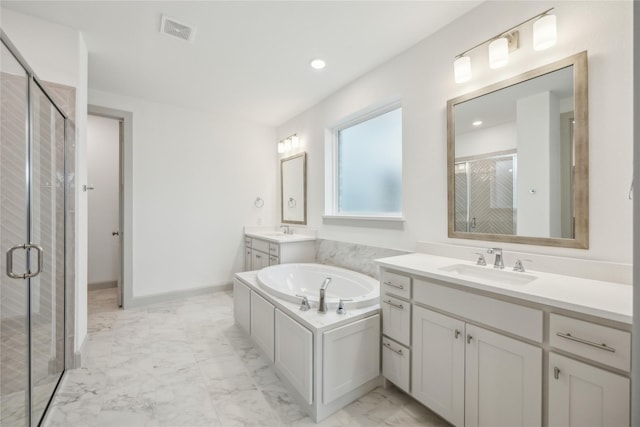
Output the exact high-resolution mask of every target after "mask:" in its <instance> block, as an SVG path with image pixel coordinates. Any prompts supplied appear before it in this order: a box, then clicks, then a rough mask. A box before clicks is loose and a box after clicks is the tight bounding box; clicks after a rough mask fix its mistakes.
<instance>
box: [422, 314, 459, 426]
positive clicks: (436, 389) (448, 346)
mask: <svg viewBox="0 0 640 427" xmlns="http://www.w3.org/2000/svg"><path fill="white" fill-rule="evenodd" d="M464 330H465V325H464V322H462V321H460V320H457V319H454V318H452V317H449V316H444V315H442V314H439V313H436V312H433V311H431V310H427V309H425V308H422V307H417V306H414V307H413V366H412V370H411V379H412V384H411V394H412V395H413V397H415V398H416V399H417V400H418V401H420V402H422V403H424V404H425V405H426V406H428V407H429V408H430V409H432V410H433V411H434V412H436V413H438V414H439V415H440V416H441V417H443V418H444V419H446V420H447V421H449V422H450V423H452V424H453V425H456V426H462V425H464V353H465V344H464V337H465V335H464Z"/></svg>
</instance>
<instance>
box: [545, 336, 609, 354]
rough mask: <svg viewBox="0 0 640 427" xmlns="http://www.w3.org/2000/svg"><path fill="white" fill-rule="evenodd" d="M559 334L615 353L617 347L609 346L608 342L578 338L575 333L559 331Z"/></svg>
mask: <svg viewBox="0 0 640 427" xmlns="http://www.w3.org/2000/svg"><path fill="white" fill-rule="evenodd" d="M556 335H557V336H559V337H560V338H565V339H568V340H571V341H575V342H579V343H581V344H586V345H590V346H591V347H595V348H599V349H600V350H605V351H610V352H611V353H615V352H616V349H615V348H613V347H609V346H608V345H606V344H604V343H603V344H598V343H597V342H593V341H589V340H585V339H582V338H577V337H574V336H573V335H571V334H569V333H566V334H564V333H562V332H558V333H556Z"/></svg>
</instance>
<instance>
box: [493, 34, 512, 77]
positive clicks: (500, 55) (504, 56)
mask: <svg viewBox="0 0 640 427" xmlns="http://www.w3.org/2000/svg"><path fill="white" fill-rule="evenodd" d="M508 62H509V40H507V38H506V37H500V38H499V39H495V40H494V41H492V42H491V43H489V67H490V68H493V69H495V68H500V67H504V66H505V65H507V63H508Z"/></svg>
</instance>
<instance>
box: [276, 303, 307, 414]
mask: <svg viewBox="0 0 640 427" xmlns="http://www.w3.org/2000/svg"><path fill="white" fill-rule="evenodd" d="M275 350H276V354H275V355H276V360H275V365H276V369H277V370H278V371H279V372H280V373H281V374H282V376H284V377H285V378H286V379H287V381H288V382H289V383H290V384H291V386H292V387H293V388H294V389H295V390H296V391H297V392H298V394H300V396H301V397H302V398H303V399H304V401H305V402H307V403H308V404H311V403H313V390H312V387H313V334H312V333H311V331H309V330H308V329H307V328H305V327H304V326H302V325H300V324H299V323H298V322H296V321H295V320H293V319H291V318H290V317H289V316H287V315H286V314H284V313H282V312H281V311H280V310H276V349H275Z"/></svg>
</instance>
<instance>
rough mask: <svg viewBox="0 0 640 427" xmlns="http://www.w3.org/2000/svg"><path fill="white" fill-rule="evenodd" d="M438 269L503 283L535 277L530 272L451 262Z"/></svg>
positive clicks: (514, 282)
mask: <svg viewBox="0 0 640 427" xmlns="http://www.w3.org/2000/svg"><path fill="white" fill-rule="evenodd" d="M440 270H442V271H446V272H449V273H455V274H459V275H461V276H467V277H469V278H474V279H479V280H487V281H490V282H494V283H495V282H497V283H502V284H505V285H526V284H527V283H531V282H533V281H534V280H536V279H537V277H536V276H533V275H530V274H525V273H518V272H514V271H505V270H500V269H494V268H493V267H491V266H486V267H481V266H476V265H468V264H453V265H448V266H446V267H441V268H440Z"/></svg>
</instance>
